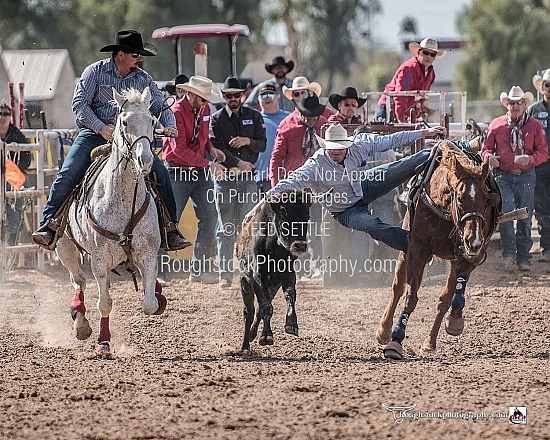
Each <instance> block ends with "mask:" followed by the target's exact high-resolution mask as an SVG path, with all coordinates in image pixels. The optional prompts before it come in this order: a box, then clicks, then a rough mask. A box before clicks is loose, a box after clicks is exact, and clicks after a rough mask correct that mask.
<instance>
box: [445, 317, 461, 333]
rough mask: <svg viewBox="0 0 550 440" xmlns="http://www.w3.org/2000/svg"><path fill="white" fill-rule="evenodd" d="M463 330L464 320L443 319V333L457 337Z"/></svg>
mask: <svg viewBox="0 0 550 440" xmlns="http://www.w3.org/2000/svg"><path fill="white" fill-rule="evenodd" d="M463 330H464V318H462V317H460V318H453V317H452V316H448V317H447V318H446V319H445V331H446V332H447V334H449V335H451V336H459V335H461V334H462V331H463Z"/></svg>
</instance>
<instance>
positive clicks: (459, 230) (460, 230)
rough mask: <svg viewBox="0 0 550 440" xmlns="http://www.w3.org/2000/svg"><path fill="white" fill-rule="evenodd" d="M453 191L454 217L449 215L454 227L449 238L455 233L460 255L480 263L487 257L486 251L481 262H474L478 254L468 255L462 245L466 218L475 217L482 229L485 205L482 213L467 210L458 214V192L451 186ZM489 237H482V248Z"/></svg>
mask: <svg viewBox="0 0 550 440" xmlns="http://www.w3.org/2000/svg"><path fill="white" fill-rule="evenodd" d="M453 189H454V191H453V197H452V199H453V200H452V202H451V203H452V205H454V210H453V211H454V217H453V216H452V215H451V218H452V221H453V223H454V228H453V229H452V230H451V232H450V233H449V238H452V237H453V235H455V234H456V238H457V241H458V243H457V247H458V249H459V250H460V253H461V255H462V257H463V258H464V259H466V260H468V261H469V262H471V263H473V264H476V265H480V264H482V263H483V262H484V261H485V259H486V258H487V253H486V252H485V255H484V257H483V259H482V261H481V262H479V263H474V261H473V260H475V259H477V257H478V254H476V255H470V254H468V252H466V249H465V246H464V223H465V222H466V220H468V219H471V218H473V219H476V220H481V230H482V231H483V230H484V229H485V224H486V220H485V214H486V213H487V205H486V206H485V211H484V212H483V214H482V213H480V212H476V211H473V212H467V213H466V214H464V215H462V216H460V211H459V209H458V205H459V202H458V193H457V191H456V188H453ZM488 239H489V238H488V237H483V239H482V243H481V248H482V249H483V246H484V245H485V244H486V243H487V240H488Z"/></svg>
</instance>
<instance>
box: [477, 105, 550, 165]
mask: <svg viewBox="0 0 550 440" xmlns="http://www.w3.org/2000/svg"><path fill="white" fill-rule="evenodd" d="M520 131H521V133H522V134H523V140H524V142H525V146H524V152H523V154H528V155H529V164H527V165H523V166H521V165H518V164H517V163H514V157H515V154H514V152H513V151H512V148H511V147H510V133H511V132H512V129H511V128H510V127H508V125H507V124H506V115H503V116H499V117H498V118H496V119H493V120H492V121H491V123H490V124H489V129H488V134H487V139H485V143H484V144H483V148H482V149H481V157H482V158H483V159H485V158H486V157H487V156H488V155H489V154H496V155H497V156H500V159H499V162H500V165H499V168H500V169H501V170H502V171H506V172H510V171H512V170H513V169H521V170H529V169H531V168H533V167H535V166H537V165H540V164H541V163H543V162H546V161H547V160H548V143H547V142H546V135H545V134H544V128H543V127H542V124H541V123H540V122H539V121H538V120H537V119H535V118H529V119H527V121H526V122H525V124H523V127H521V128H520ZM517 154H520V153H519V152H518V153H517Z"/></svg>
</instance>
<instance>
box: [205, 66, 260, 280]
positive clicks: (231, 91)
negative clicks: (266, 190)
mask: <svg viewBox="0 0 550 440" xmlns="http://www.w3.org/2000/svg"><path fill="white" fill-rule="evenodd" d="M243 92H244V89H243V87H242V86H241V83H240V81H239V80H238V79H237V78H235V77H229V78H227V79H226V80H225V83H224V85H223V88H222V93H223V97H224V99H225V103H226V105H225V107H223V108H222V109H220V110H218V111H217V112H216V113H214V115H213V116H212V133H213V136H214V137H213V138H212V143H213V144H214V146H215V147H216V148H218V149H219V150H221V151H223V152H224V153H225V156H226V159H225V161H224V162H223V165H225V166H226V167H227V168H228V169H229V170H228V173H227V180H224V181H222V180H216V181H215V183H214V191H215V196H216V209H217V211H218V231H217V241H218V256H219V258H220V277H219V285H220V288H222V289H224V288H227V287H230V286H231V283H232V278H233V269H234V268H233V252H234V247H235V241H236V238H237V230H238V228H239V227H240V225H241V223H242V220H243V218H244V216H245V214H246V213H247V212H248V211H249V210H250V208H251V207H252V206H254V204H255V203H256V201H257V200H256V199H257V198H258V192H257V190H256V181H255V180H254V168H255V167H254V164H255V163H256V161H257V160H258V155H259V153H261V152H262V151H265V145H266V137H265V128H264V121H263V118H262V115H261V114H260V112H258V111H257V110H254V109H252V108H250V107H243V106H242V104H241V97H242V94H243Z"/></svg>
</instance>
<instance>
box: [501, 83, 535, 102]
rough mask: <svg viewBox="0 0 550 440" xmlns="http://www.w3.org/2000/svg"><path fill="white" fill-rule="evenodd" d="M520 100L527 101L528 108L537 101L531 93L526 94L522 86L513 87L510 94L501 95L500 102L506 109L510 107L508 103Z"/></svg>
mask: <svg viewBox="0 0 550 440" xmlns="http://www.w3.org/2000/svg"><path fill="white" fill-rule="evenodd" d="M520 99H525V102H526V103H527V107H529V106H530V105H531V104H532V103H533V101H534V100H535V97H534V96H533V94H532V93H531V92H524V91H523V90H522V89H521V87H520V86H512V88H511V89H510V91H509V92H508V93H506V92H502V93H501V94H500V102H501V103H502V105H503V106H504V107H506V106H507V105H508V101H519V100H520Z"/></svg>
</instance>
